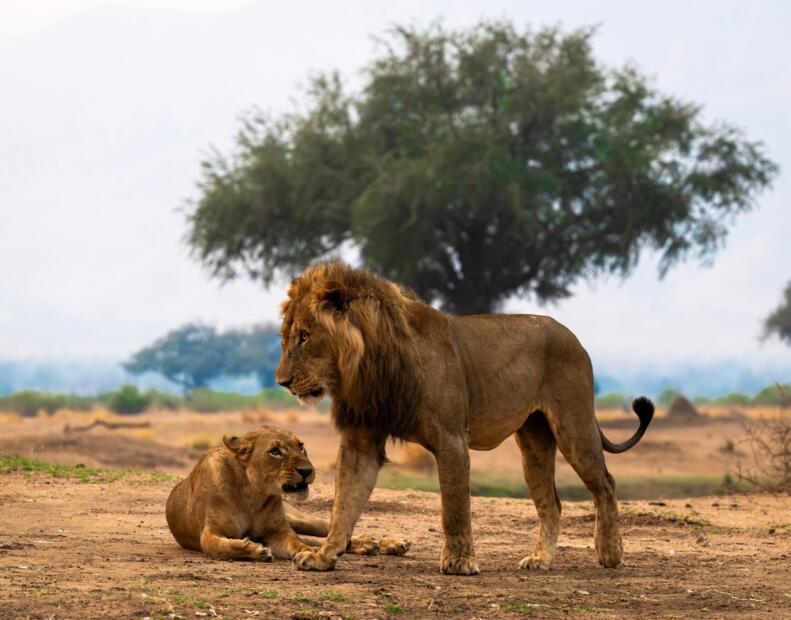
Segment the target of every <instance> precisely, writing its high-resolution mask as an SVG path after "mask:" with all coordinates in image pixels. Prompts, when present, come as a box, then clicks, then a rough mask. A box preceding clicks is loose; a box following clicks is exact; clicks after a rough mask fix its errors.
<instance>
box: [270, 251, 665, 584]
mask: <svg viewBox="0 0 791 620" xmlns="http://www.w3.org/2000/svg"><path fill="white" fill-rule="evenodd" d="M282 311H283V324H282V328H281V336H282V339H283V343H282V344H283V352H282V356H281V359H280V364H279V366H278V369H277V381H278V383H280V384H281V385H283V386H285V387H287V388H288V389H289V390H291V392H292V393H293V394H295V395H297V396H298V397H299V398H300V399H301V400H302V401H311V400H313V399H317V398H321V397H322V396H323V395H324V394H330V395H331V396H332V418H333V421H334V423H335V426H336V427H337V428H338V430H339V431H340V434H341V445H340V449H339V452H338V460H337V472H336V478H335V501H334V503H333V507H332V518H331V521H330V531H329V534H328V536H327V540H326V541H325V542H324V544H323V545H322V546H321V548H320V549H318V550H306V551H301V552H299V553H298V554H297V555H296V556H295V557H294V563H295V564H296V565H297V567H298V568H300V569H303V570H330V569H332V568H333V567H334V566H335V563H336V561H337V559H338V556H339V555H340V554H341V553H342V552H343V550H344V549H345V548H346V545H347V543H348V541H349V540H350V537H351V535H352V531H353V529H354V525H355V523H356V522H357V519H358V518H359V516H360V513H361V512H362V510H363V507H364V506H365V504H366V502H367V501H368V498H369V496H370V494H371V490H372V489H373V487H374V484H375V482H376V476H377V471H378V469H379V467H380V465H381V464H382V462H383V461H384V460H385V456H384V446H385V441H386V440H387V439H388V438H397V439H403V440H408V441H413V442H416V443H418V444H420V445H422V446H423V447H424V448H426V449H427V450H429V451H430V452H432V453H433V454H434V456H435V458H436V461H437V472H438V474H439V482H440V492H441V497H442V526H443V530H444V533H445V545H444V548H443V550H442V555H441V558H440V570H441V571H442V572H443V573H448V574H460V575H473V574H477V573H478V572H480V569H479V568H478V563H477V561H476V559H475V552H474V551H473V544H472V531H471V525H470V476H469V474H470V460H469V453H468V449H469V448H473V449H476V450H491V449H492V448H495V447H496V446H498V445H499V444H500V443H502V442H503V441H504V440H505V439H506V437H508V436H509V435H515V436H516V442H517V444H518V446H519V448H520V450H521V451H522V467H523V470H524V475H525V480H526V482H527V486H528V488H529V490H530V496H531V497H532V498H533V501H534V502H535V505H536V510H537V512H538V516H539V520H540V527H539V532H538V541H537V543H536V546H535V548H534V550H533V552H532V553H531V554H530V555H528V556H526V557H525V558H523V559H522V560H521V561H520V562H519V567H520V568H523V569H529V568H532V569H535V568H541V569H547V568H549V567H550V565H551V564H552V561H553V559H554V557H555V548H556V545H557V538H558V526H559V520H560V501H559V500H558V496H557V491H556V489H555V480H554V478H555V452H556V448H557V447H559V448H560V451H561V452H562V453H563V456H565V457H566V460H567V461H568V462H569V463H570V464H571V466H572V467H573V468H574V470H575V471H576V472H577V474H578V475H579V476H580V478H582V480H583V482H584V483H585V486H586V487H587V488H588V490H589V491H590V492H591V494H592V495H593V500H594V503H595V505H596V529H595V534H594V542H595V546H596V552H597V554H598V557H599V562H601V564H602V565H604V566H607V567H614V566H618V565H619V564H621V562H622V559H623V547H622V544H621V536H620V533H619V531H618V523H617V516H618V507H617V503H616V499H615V481H614V480H613V478H612V476H611V475H610V473H609V472H608V471H607V467H606V466H605V463H604V455H603V453H602V448H603V449H604V450H607V451H608V452H623V451H625V450H628V449H629V448H631V447H632V446H633V445H635V444H636V443H637V442H638V440H639V439H640V438H641V437H642V436H643V433H644V432H645V430H646V428H647V427H648V424H649V422H650V421H651V418H652V416H653V411H654V406H653V404H652V403H651V401H649V400H648V399H646V398H639V399H637V400H636V401H634V403H633V405H632V406H633V409H634V411H635V413H636V414H637V415H638V417H639V419H640V426H639V428H638V430H637V432H636V433H635V434H634V435H633V436H632V437H631V438H630V439H628V440H627V441H625V442H624V443H622V444H613V443H612V442H610V441H609V440H608V439H607V438H606V437H604V435H603V434H602V433H601V431H600V430H599V427H598V424H597V422H596V418H595V416H594V410H593V373H592V370H591V362H590V358H589V357H588V354H587V353H586V351H585V349H583V348H582V346H581V345H580V343H579V341H578V340H577V338H576V337H575V336H574V334H572V333H571V332H570V331H569V330H568V329H566V328H565V327H563V326H562V325H561V324H559V323H557V322H556V321H554V320H553V319H551V318H549V317H544V316H535V315H479V316H450V315H447V314H443V313H442V312H439V311H437V310H435V309H434V308H432V307H431V306H428V305H426V304H424V303H422V302H421V301H420V300H419V299H418V298H417V297H416V296H415V295H414V293H412V292H411V291H409V290H407V289H405V288H402V287H400V286H398V285H396V284H394V283H392V282H389V281H388V280H385V279H382V278H379V277H376V276H374V275H372V274H370V273H368V272H367V271H364V270H361V269H353V268H351V267H349V266H348V265H345V264H343V263H341V262H330V263H324V264H319V265H316V266H313V267H310V268H308V269H307V270H306V271H305V272H304V273H303V274H302V275H301V276H300V277H298V278H296V279H295V280H294V281H293V282H292V283H291V286H290V288H289V290H288V299H287V300H286V301H285V302H284V304H283V307H282Z"/></svg>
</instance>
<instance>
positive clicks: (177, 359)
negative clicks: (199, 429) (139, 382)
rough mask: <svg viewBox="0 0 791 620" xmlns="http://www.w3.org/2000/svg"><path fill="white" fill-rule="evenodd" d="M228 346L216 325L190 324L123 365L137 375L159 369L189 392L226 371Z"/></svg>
mask: <svg viewBox="0 0 791 620" xmlns="http://www.w3.org/2000/svg"><path fill="white" fill-rule="evenodd" d="M227 349H228V341H227V340H224V339H223V338H221V337H220V336H218V334H217V332H216V331H215V330H214V328H212V327H208V326H205V325H196V324H190V325H185V326H184V327H181V328H179V329H175V330H173V331H171V332H169V333H167V334H166V335H165V336H163V337H162V338H160V339H159V340H157V341H156V342H155V343H154V344H152V345H151V346H148V347H146V348H145V349H142V350H141V351H138V352H137V353H135V354H134V355H133V356H132V358H131V359H130V360H129V361H128V362H126V363H125V364H124V365H123V366H124V368H125V369H126V370H127V371H128V372H131V373H132V374H135V375H137V374H141V373H144V372H157V373H159V374H161V375H163V376H164V377H166V378H167V379H169V380H170V381H172V382H173V383H176V384H178V385H180V386H182V387H183V388H184V390H185V391H190V390H193V389H195V388H196V387H204V386H206V385H208V382H209V381H210V380H211V379H214V378H216V377H219V376H220V375H222V374H223V372H224V370H225V363H226V360H227V358H228V350H227Z"/></svg>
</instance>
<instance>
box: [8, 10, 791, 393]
mask: <svg viewBox="0 0 791 620" xmlns="http://www.w3.org/2000/svg"><path fill="white" fill-rule="evenodd" d="M669 6H672V8H668V7H669ZM679 11H683V12H684V15H683V19H678V17H677V16H678V12H679ZM789 17H791V5H789V6H787V5H785V4H782V3H771V2H762V3H761V2H759V3H751V4H750V5H745V4H743V3H721V2H719V3H713V2H701V3H695V4H694V5H692V6H690V5H688V4H681V3H677V4H672V5H667V4H666V5H663V6H658V5H657V6H647V5H645V6H644V5H639V6H637V5H633V4H632V3H628V2H610V3H607V4H606V5H603V6H602V5H592V4H588V3H584V2H570V1H569V2H558V3H553V4H552V5H551V6H550V5H547V4H545V3H536V2H506V1H498V2H487V3H485V4H484V3H464V4H463V5H460V4H458V3H451V2H400V3H397V4H392V5H387V6H382V7H379V6H376V7H374V6H373V5H369V4H366V3H361V2H341V3H333V4H332V5H323V4H322V5H313V4H309V3H304V2H295V3H291V4H289V5H282V4H280V3H278V4H275V3H273V2H253V1H244V0H236V1H234V2H227V1H222V2H221V1H219V0H202V1H200V2H187V1H180V0H169V1H168V2H153V1H147V0H144V1H138V2H132V1H123V0H119V1H100V0H78V1H75V2H71V3H69V4H68V6H65V5H63V3H58V2H40V3H37V4H36V6H35V7H33V6H30V5H28V4H25V3H10V4H3V5H0V50H1V51H2V55H0V75H2V76H3V81H4V86H5V89H4V90H5V92H4V97H3V101H2V103H0V109H2V112H3V114H0V135H2V136H3V139H2V141H0V164H2V166H1V167H0V264H2V265H4V268H3V271H2V277H0V360H63V359H114V360H120V359H124V358H126V357H127V356H128V355H129V354H130V353H132V352H133V351H135V350H137V349H139V348H141V347H143V346H145V345H147V344H149V343H150V342H151V341H153V340H154V339H155V338H157V337H159V336H161V335H163V334H164V333H165V332H166V331H168V330H170V329H173V328H175V327H178V326H180V325H182V324H184V323H186V322H188V321H201V322H205V323H208V324H211V325H215V326H219V327H222V328H225V327H231V326H239V325H246V324H251V323H257V322H267V321H276V320H277V318H278V305H279V303H280V300H281V299H282V297H283V295H284V290H285V286H284V284H283V283H282V282H279V283H277V284H276V285H275V286H273V287H272V288H271V289H270V290H268V291H265V290H262V289H261V288H260V287H259V286H257V285H255V284H253V283H251V282H249V281H247V280H240V281H237V282H233V283H230V284H228V285H226V286H224V287H223V286H221V285H220V283H218V282H216V281H214V280H211V279H210V278H209V275H208V274H207V273H206V271H205V270H203V269H202V268H201V267H200V266H199V265H198V264H197V263H196V262H195V261H193V260H191V259H190V258H189V256H188V251H187V248H186V246H185V245H184V244H183V242H182V237H183V234H184V232H185V228H186V227H185V223H184V214H183V212H180V211H179V209H180V208H182V207H183V206H184V204H185V201H186V200H187V199H188V198H189V197H194V196H195V195H196V189H195V182H196V180H197V178H198V175H199V162H200V159H201V157H203V156H204V155H205V154H206V153H207V152H208V149H209V147H210V146H211V145H216V146H217V147H219V148H220V150H226V149H227V147H228V146H229V144H230V143H231V140H232V137H233V134H234V133H235V131H236V129H237V128H238V117H239V114H240V113H243V112H244V111H245V110H250V109H251V108H252V107H253V106H260V107H261V108H262V109H264V110H266V111H269V112H271V113H272V114H275V115H277V114H280V113H282V112H284V111H287V110H289V109H291V106H292V103H291V102H292V101H293V100H298V99H299V95H300V87H299V85H300V84H304V83H305V81H306V78H307V76H308V75H309V74H310V73H311V72H315V71H323V70H330V69H333V68H339V69H340V70H341V71H342V73H343V74H344V75H345V76H347V77H349V76H351V77H353V76H354V75H355V72H356V71H357V70H358V69H359V68H361V67H362V66H363V65H364V64H365V63H366V62H368V61H369V60H370V59H371V58H372V57H373V55H374V53H375V52H376V44H375V42H374V41H373V38H372V37H373V36H375V35H381V34H382V33H383V32H384V31H385V30H386V29H387V27H388V26H389V25H391V24H393V23H395V22H411V23H417V24H428V23H429V22H430V21H431V20H433V19H442V20H443V21H444V23H445V25H446V26H448V27H450V28H455V27H462V26H467V25H470V24H472V23H474V22H475V21H477V20H478V19H479V18H505V19H509V20H511V21H513V22H514V23H515V24H516V25H517V26H521V25H523V24H526V23H530V24H532V25H533V26H535V27H540V26H543V25H552V24H558V23H560V24H562V25H563V27H564V28H565V29H572V28H576V27H579V26H584V25H592V24H599V29H598V34H597V35H596V37H595V39H594V49H595V53H596V57H597V58H598V59H599V60H600V61H601V62H602V63H604V64H606V65H607V66H610V67H615V66H620V65H623V64H624V63H626V62H632V63H633V64H636V65H637V66H638V67H639V68H640V70H641V71H643V72H644V73H646V74H648V75H650V76H653V77H654V78H655V83H656V85H657V87H658V88H659V89H660V90H661V91H663V92H666V93H669V94H673V95H675V96H678V97H680V98H682V99H684V100H688V101H692V102H695V103H699V104H701V105H702V106H703V116H704V118H705V119H706V120H707V121H716V120H718V119H722V120H724V121H726V122H729V123H733V124H735V125H736V126H738V127H740V128H742V129H743V130H744V131H745V133H746V136H747V137H748V138H749V139H750V140H760V141H763V142H764V143H765V145H766V149H767V152H768V154H769V156H770V157H771V158H772V159H773V160H775V161H776V162H778V163H779V164H780V166H781V174H780V176H779V178H778V180H777V181H776V183H775V185H774V188H773V189H772V190H770V191H769V192H766V193H765V194H763V195H760V196H758V199H757V204H756V209H755V210H754V211H753V212H751V213H749V214H747V215H743V216H741V217H739V218H737V219H736V220H735V223H734V226H733V227H732V229H731V234H730V236H729V237H728V240H727V242H726V245H725V247H724V248H723V250H722V251H721V252H719V253H718V255H717V256H716V257H715V261H714V265H713V267H711V268H706V267H701V266H699V265H698V264H697V263H695V262H691V263H689V264H686V265H683V266H681V267H677V268H675V269H674V270H672V271H671V272H670V273H669V274H668V275H667V277H666V278H665V279H664V280H662V281H659V280H658V278H657V271H656V267H655V258H654V257H652V256H651V255H649V254H645V255H644V256H643V260H641V263H640V265H639V267H638V268H637V269H636V270H635V273H634V274H633V275H632V276H631V277H630V278H628V279H626V280H625V281H623V282H622V281H620V280H619V279H615V278H610V279H599V280H596V281H594V282H590V283H585V282H583V283H580V284H579V285H578V286H576V287H575V295H574V297H572V298H571V299H568V300H565V301H562V302H560V303H558V304H556V305H553V306H543V307H542V306H539V305H537V304H536V303H535V302H534V301H532V300H530V299H527V300H511V301H509V302H508V303H507V304H506V306H505V309H506V310H507V311H511V312H535V313H539V314H551V315H553V316H555V317H556V318H558V319H559V320H560V321H562V322H563V323H565V324H566V325H568V326H569V327H570V328H571V329H572V330H574V331H575V333H576V334H577V335H578V336H579V338H580V340H581V341H582V343H583V344H584V345H585V346H586V348H587V349H588V351H589V352H590V353H591V356H592V358H593V359H594V364H599V365H602V366H617V365H619V364H620V365H621V366H623V367H627V368H628V367H629V366H630V365H633V366H634V367H635V368H638V367H640V366H650V365H651V364H653V363H661V364H668V365H673V364H679V365H682V364H701V365H706V364H716V363H718V362H721V361H724V360H735V361H738V362H739V363H741V364H743V365H744V366H745V367H756V368H758V367H778V368H782V367H784V366H785V367H787V368H789V369H791V348H789V347H786V346H784V345H782V344H781V343H779V342H778V341H776V340H775V341H768V342H766V343H761V342H760V341H759V336H760V333H761V323H762V321H763V319H764V318H765V317H766V316H767V315H768V314H769V313H770V312H771V311H772V310H773V309H774V308H775V307H776V306H777V305H778V303H779V302H780V299H781V294H782V290H783V289H784V287H785V285H786V283H787V282H788V281H789V279H791V265H790V264H789V260H788V258H787V253H788V240H789V239H791V216H789V214H788V208H787V206H786V205H787V203H788V201H789V199H791V186H789V182H788V180H787V175H786V174H785V171H786V170H787V169H789V168H791V117H789V113H788V110H789V109H791V66H789V64H788V63H787V61H786V58H787V57H788V52H789V51H791V42H789V41H788V39H787V36H786V31H787V28H786V26H787V25H788V24H789V23H791V19H789ZM789 378H791V377H779V379H780V380H787V379H789Z"/></svg>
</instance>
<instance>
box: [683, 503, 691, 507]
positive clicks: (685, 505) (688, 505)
mask: <svg viewBox="0 0 791 620" xmlns="http://www.w3.org/2000/svg"><path fill="white" fill-rule="evenodd" d="M684 508H692V504H690V503H689V502H687V503H686V504H684Z"/></svg>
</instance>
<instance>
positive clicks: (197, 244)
mask: <svg viewBox="0 0 791 620" xmlns="http://www.w3.org/2000/svg"><path fill="white" fill-rule="evenodd" d="M592 34H593V31H592V30H579V31H574V32H571V33H568V34H564V33H561V32H559V31H558V30H557V29H544V30H540V31H537V32H533V31H529V30H525V31H518V30H516V29H515V28H513V27H512V26H510V25H508V24H506V23H499V22H498V23H489V22H485V23H481V24H479V25H477V26H475V27H473V28H471V29H469V30H466V31H458V32H456V31H447V30H445V29H443V28H442V27H441V26H433V27H431V28H429V29H427V30H420V29H417V28H396V29H395V30H394V31H393V32H392V33H391V36H390V37H389V38H388V39H387V40H385V41H384V42H383V52H382V53H381V54H380V56H379V57H378V58H376V59H375V60H374V61H373V62H371V63H370V64H369V65H368V66H367V67H366V68H365V70H364V72H363V80H362V85H361V87H360V88H359V89H358V90H356V91H354V92H348V91H347V90H346V89H345V88H344V85H343V83H342V80H341V79H340V78H339V77H338V75H337V74H332V75H323V76H319V77H318V78H316V79H314V80H313V81H312V85H311V87H310V89H309V90H308V93H307V98H306V100H305V102H304V104H303V106H302V107H301V111H298V112H294V113H293V114H289V115H287V116H284V117H282V118H279V119H271V118H267V117H266V116H264V115H261V114H253V115H250V116H249V117H247V118H246V120H245V121H244V123H243V125H242V127H241V129H240V131H239V133H238V136H237V140H236V148H235V150H234V151H233V152H232V153H231V154H230V155H228V156H224V155H222V154H220V153H216V152H215V153H214V154H213V155H212V156H211V157H210V158H209V159H208V160H206V161H204V162H203V174H202V178H201V180H200V183H199V187H200V195H199V197H198V199H197V200H196V201H195V202H194V203H192V204H191V207H190V209H189V215H188V223H189V232H188V242H189V244H190V245H191V248H192V250H193V252H194V255H195V256H196V257H197V258H198V259H199V260H200V261H201V262H202V263H203V264H204V265H206V266H207V267H208V268H209V269H210V270H211V271H212V273H213V274H214V275H216V276H218V277H220V278H223V279H228V278H233V277H235V276H237V275H238V274H239V273H240V272H241V273H244V272H246V273H247V274H248V275H250V276H251V277H253V278H257V279H261V280H262V281H263V282H264V283H265V284H268V283H270V282H271V281H272V279H273V277H276V276H278V275H290V274H293V273H295V272H298V271H300V270H301V269H303V268H304V267H305V266H306V265H307V264H309V263H310V262H312V261H315V260H317V259H320V258H322V257H326V256H328V255H331V254H332V253H334V252H338V251H339V248H340V247H341V245H342V244H344V243H350V244H352V245H353V246H354V247H356V248H357V249H358V250H359V255H360V259H361V261H362V263H363V264H364V265H365V266H367V267H368V268H370V269H372V270H374V271H376V272H378V273H381V274H383V275H385V276H387V277H390V278H393V279H396V280H398V281H400V282H403V283H404V284H407V285H409V286H411V287H412V288H413V289H415V291H416V292H417V293H418V294H419V295H420V296H421V297H423V298H424V299H425V300H427V301H430V302H439V304H440V305H441V306H442V307H443V308H444V309H446V310H448V311H451V312H458V313H474V312H488V311H491V310H493V309H496V308H497V307H498V306H499V305H500V304H501V303H502V302H503V301H504V300H506V299H507V298H508V297H510V296H513V295H526V294H532V295H533V296H534V297H535V298H536V299H537V300H539V301H544V300H553V299H558V298H562V297H565V296H568V295H569V294H570V289H571V286H572V285H573V284H574V282H575V281H577V280H578V279H579V278H581V277H592V276H595V275H596V274H599V273H603V272H607V273H616V274H620V275H623V276H625V275H627V274H628V273H629V272H630V271H631V270H632V269H633V267H634V266H635V264H636V263H637V261H638V258H639V256H640V253H641V250H642V249H643V248H644V247H646V246H647V247H650V248H653V249H655V250H656V251H657V252H658V253H659V255H660V257H661V260H660V267H659V269H660V274H661V275H664V273H665V272H666V271H667V270H668V269H669V268H670V267H671V266H673V265H674V264H675V263H677V262H679V261H682V260H684V259H687V258H690V257H698V258H700V259H702V260H710V259H711V257H712V256H713V253H714V252H715V251H716V249H717V248H718V247H719V246H720V245H721V243H722V242H723V240H724V238H725V235H726V232H727V227H726V224H727V223H728V222H729V221H730V219H731V217H732V216H733V215H734V214H737V213H741V212H744V211H746V210H748V209H750V208H751V207H752V206H753V203H754V197H755V195H756V193H757V192H758V191H759V190H761V189H763V188H765V187H766V186H767V185H768V184H769V183H770V182H771V180H772V178H773V176H774V175H775V173H776V166H775V164H774V163H773V162H771V161H770V160H769V159H768V158H767V157H766V156H765V155H764V153H763V149H762V147H761V145H760V144H758V143H755V142H750V141H748V140H747V139H745V137H744V136H743V135H742V133H741V132H740V131H738V130H737V129H735V128H733V127H731V126H729V125H727V124H714V125H706V124H704V123H703V121H702V120H701V110H700V107H699V106H697V105H694V104H691V103H688V102H684V101H680V100H678V99H676V98H673V97H670V96H666V95H663V94H661V93H659V92H658V91H656V90H655V89H654V88H653V87H652V86H651V85H650V84H649V82H648V81H647V80H646V79H645V78H644V77H643V76H642V75H640V73H639V72H638V71H636V70H635V69H633V68H630V67H625V68H619V69H609V68H606V67H603V66H601V65H600V64H599V63H597V62H596V60H595V59H594V58H593V55H592V52H591V37H592Z"/></svg>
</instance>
